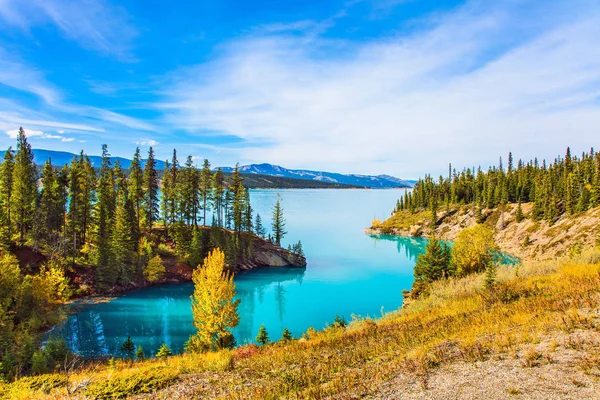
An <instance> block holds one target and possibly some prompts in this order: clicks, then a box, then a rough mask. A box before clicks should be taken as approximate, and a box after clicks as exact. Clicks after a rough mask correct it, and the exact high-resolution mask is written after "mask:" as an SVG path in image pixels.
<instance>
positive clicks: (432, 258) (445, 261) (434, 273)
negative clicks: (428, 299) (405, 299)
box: [414, 236, 453, 294]
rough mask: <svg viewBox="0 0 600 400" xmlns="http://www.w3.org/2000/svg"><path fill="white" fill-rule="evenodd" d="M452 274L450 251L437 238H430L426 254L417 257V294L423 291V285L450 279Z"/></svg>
mask: <svg viewBox="0 0 600 400" xmlns="http://www.w3.org/2000/svg"><path fill="white" fill-rule="evenodd" d="M452 274H453V270H452V268H451V265H450V249H449V248H448V246H447V245H446V244H445V243H443V242H442V241H441V240H438V239H437V238H436V237H435V236H432V237H430V238H429V242H428V243H427V246H426V247H425V253H423V254H421V255H419V256H418V257H417V262H416V264H415V268H414V276H415V288H417V291H416V292H417V293H416V294H418V292H419V291H421V290H422V288H423V285H425V284H427V283H430V282H433V281H436V280H439V279H444V278H448V277H450V276H451V275H452Z"/></svg>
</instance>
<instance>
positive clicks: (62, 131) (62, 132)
mask: <svg viewBox="0 0 600 400" xmlns="http://www.w3.org/2000/svg"><path fill="white" fill-rule="evenodd" d="M56 132H58V133H60V134H61V135H64V134H65V131H64V130H63V129H60V130H58V131H56Z"/></svg>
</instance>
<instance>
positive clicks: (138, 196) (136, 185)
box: [129, 147, 144, 231]
mask: <svg viewBox="0 0 600 400" xmlns="http://www.w3.org/2000/svg"><path fill="white" fill-rule="evenodd" d="M141 162H142V160H141V155H140V148H139V147H136V149H135V154H134V155H133V160H131V165H130V166H129V192H130V193H129V197H130V198H131V202H132V203H133V208H134V210H135V221H136V224H137V227H138V231H139V230H140V229H141V227H142V226H141V221H142V205H143V202H144V172H143V171H142V165H141Z"/></svg>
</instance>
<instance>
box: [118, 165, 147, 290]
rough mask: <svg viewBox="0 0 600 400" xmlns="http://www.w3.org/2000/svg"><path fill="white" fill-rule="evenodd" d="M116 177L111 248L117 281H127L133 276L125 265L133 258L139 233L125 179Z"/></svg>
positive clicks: (130, 262)
mask: <svg viewBox="0 0 600 400" xmlns="http://www.w3.org/2000/svg"><path fill="white" fill-rule="evenodd" d="M118 179H119V180H118V192H117V208H116V211H115V218H114V220H115V222H114V230H113V243H112V250H113V252H114V256H115V265H116V267H117V269H118V271H119V276H118V278H117V281H119V282H121V283H128V282H129V281H131V280H132V279H133V278H135V277H134V276H132V274H131V271H128V270H127V269H126V266H127V265H128V264H132V263H133V262H134V260H135V255H136V254H137V246H138V244H139V240H140V235H139V231H138V226H137V217H136V215H135V208H134V205H133V202H132V201H131V199H130V197H129V190H128V185H127V181H126V180H125V177H123V176H121V177H119V178H118Z"/></svg>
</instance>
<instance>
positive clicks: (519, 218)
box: [515, 200, 525, 223]
mask: <svg viewBox="0 0 600 400" xmlns="http://www.w3.org/2000/svg"><path fill="white" fill-rule="evenodd" d="M524 219H525V215H524V214H523V207H521V200H519V205H518V206H517V214H516V216H515V221H517V223H519V222H521V221H523V220H524Z"/></svg>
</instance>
